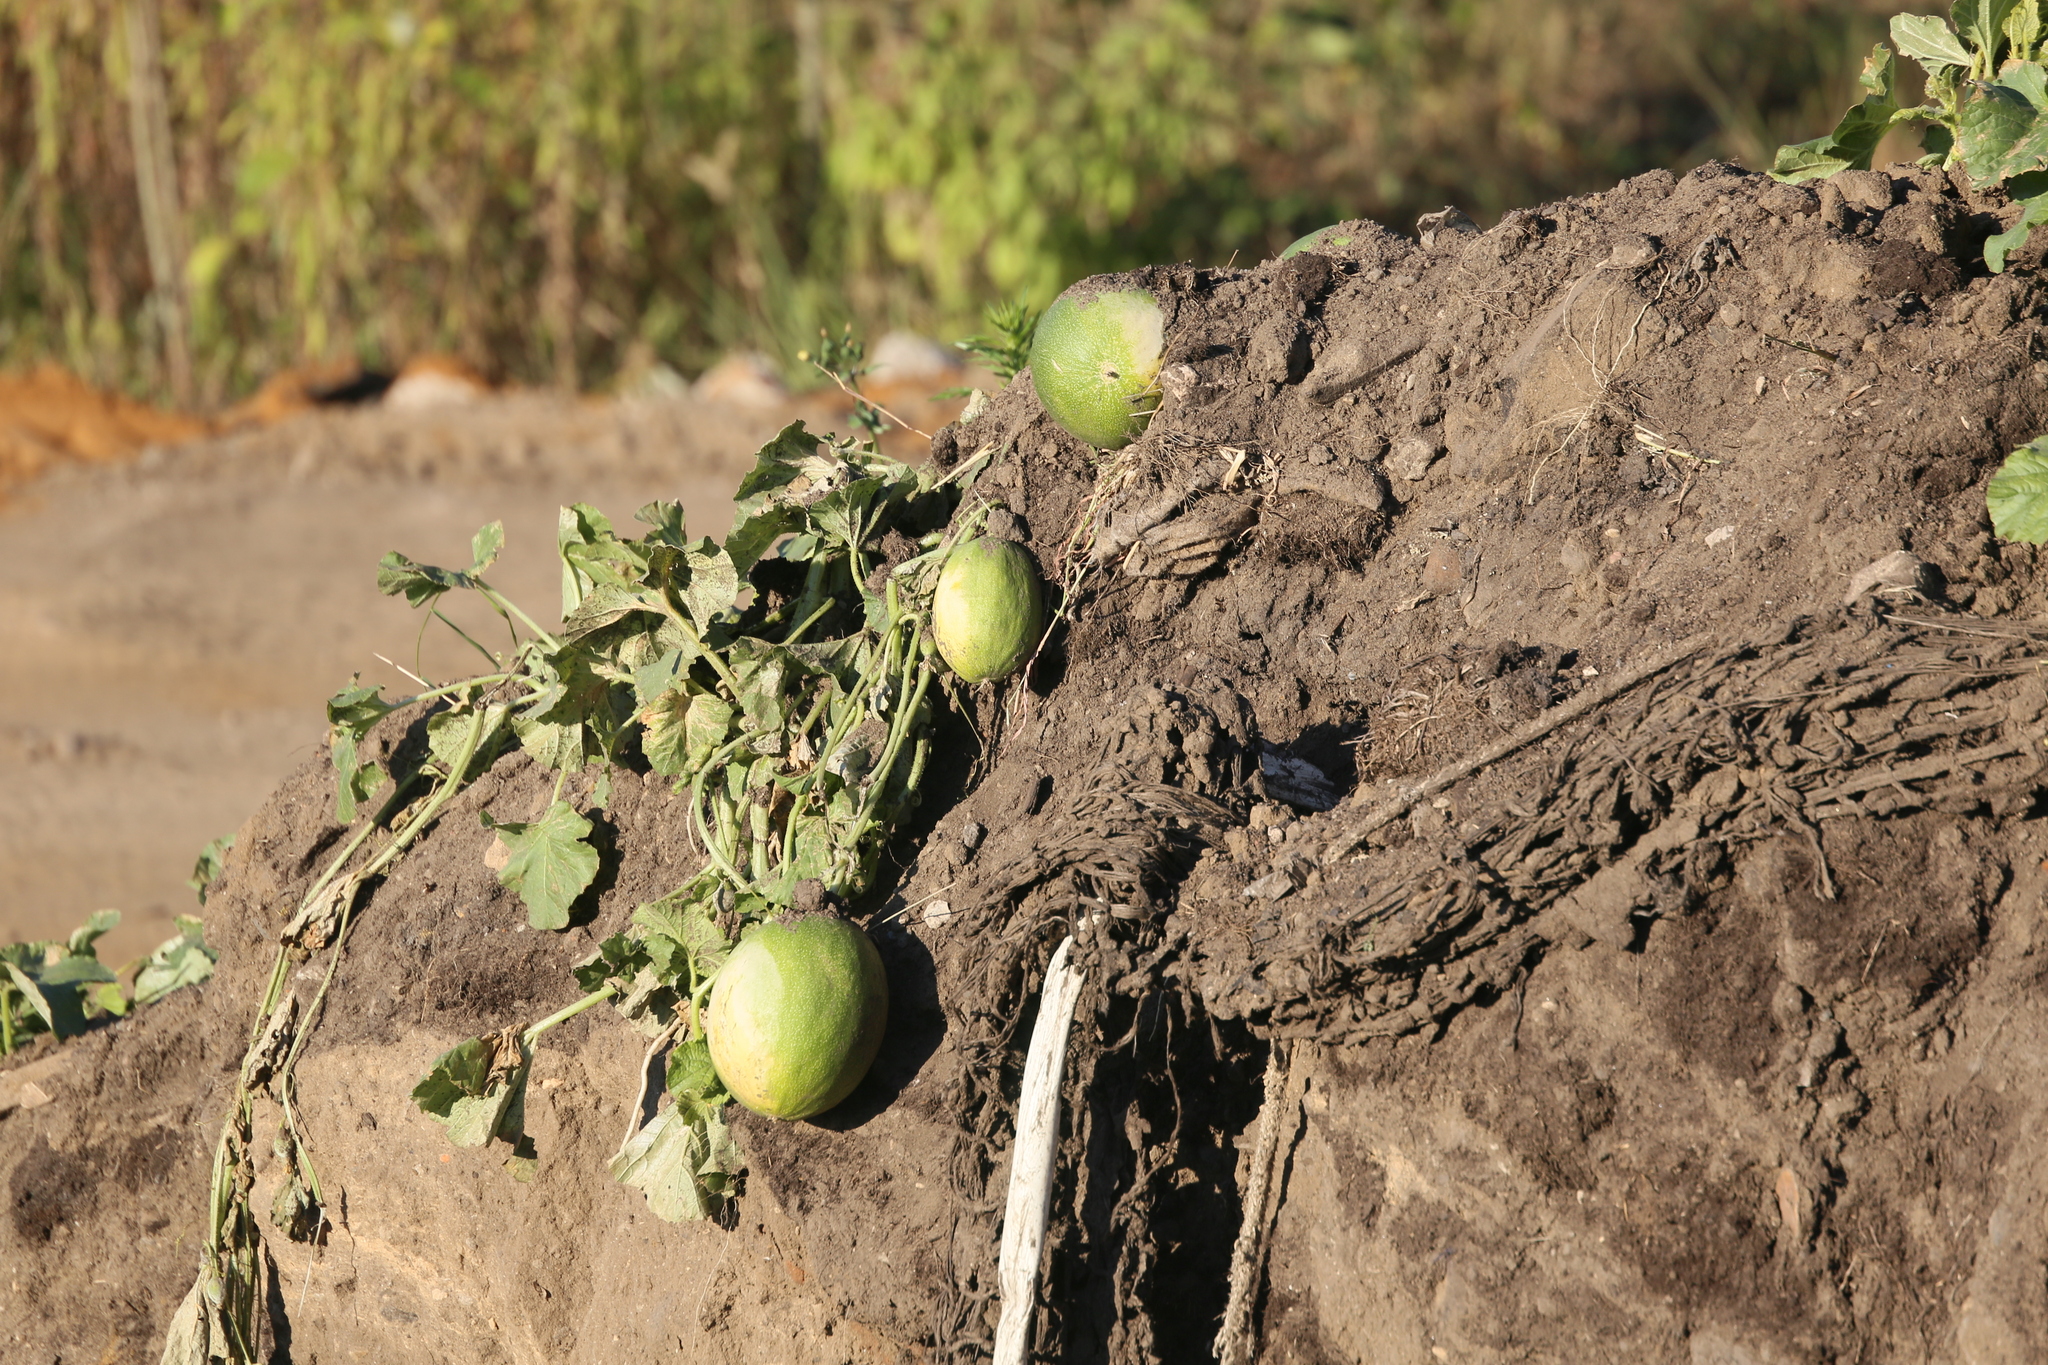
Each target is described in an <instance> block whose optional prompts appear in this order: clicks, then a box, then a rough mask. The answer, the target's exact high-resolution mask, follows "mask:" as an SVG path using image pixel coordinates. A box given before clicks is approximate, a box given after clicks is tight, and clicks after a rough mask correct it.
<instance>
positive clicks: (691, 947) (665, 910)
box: [633, 896, 732, 994]
mask: <svg viewBox="0 0 2048 1365" xmlns="http://www.w3.org/2000/svg"><path fill="white" fill-rule="evenodd" d="M633 923H634V924H635V925H636V926H638V927H639V929H640V930H641V931H642V933H643V934H644V936H645V939H646V942H647V944H648V947H649V950H650V951H651V952H654V953H655V954H656V956H657V958H658V959H659V960H660V963H661V965H662V969H663V975H664V976H666V977H667V978H668V979H669V981H670V983H671V984H673V985H674V986H675V987H676V989H677V990H678V991H679V992H682V993H684V994H687V993H688V991H689V989H690V986H691V983H692V981H694V982H695V983H696V984H698V985H702V984H703V983H704V982H707V981H709V980H710V979H711V978H712V977H713V976H716V975H717V974H718V969H719V968H720V967H723V966H724V965H725V959H726V956H727V955H728V954H729V953H731V951H732V945H731V944H730V943H728V942H727V941H726V938H725V935H724V934H722V933H720V932H719V929H718V921H717V920H716V919H715V918H714V917H713V916H712V914H711V911H710V909H709V908H708V907H707V906H706V905H705V904H704V903H703V902H702V901H697V900H685V899H683V898H682V897H680V896H671V897H667V898H665V899H662V900H658V901H650V902H649V903H647V904H646V905H642V906H640V907H638V908H637V909H635V910H634V911H633Z"/></svg>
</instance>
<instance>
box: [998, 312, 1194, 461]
mask: <svg viewBox="0 0 2048 1365" xmlns="http://www.w3.org/2000/svg"><path fill="white" fill-rule="evenodd" d="M1107 278H1108V281H1109V283H1108V284H1106V283H1105V281H1104V279H1103V278H1101V277H1098V278H1096V279H1087V280H1082V281H1081V282H1080V283H1079V284H1076V285H1074V286H1072V287H1071V288H1069V289H1068V290H1067V292H1066V293H1064V294H1062V295H1060V296H1059V297H1058V298H1056V299H1054V300H1053V303H1052V307H1050V308H1048V309H1046V310H1045V316H1044V317H1042V318H1040V319H1039V320H1038V330H1037V332H1036V333H1034V334H1033V336H1032V340H1031V384H1032V387H1033V388H1035V389H1037V390H1038V401H1039V402H1040V403H1043V404H1044V405H1045V410H1046V412H1047V413H1048V414H1050V415H1051V417H1052V420H1053V421H1055V422H1057V423H1059V424H1060V426H1061V428H1062V429H1064V430H1065V431H1066V432H1067V433H1068V434H1069V435H1072V436H1078V437H1079V438H1080V439H1082V440H1084V441H1086V442H1087V443H1088V444H1089V445H1092V446H1097V447H1099V448H1101V449H1103V450H1117V449H1120V448H1121V447H1123V446H1127V445H1129V444H1130V443H1131V442H1132V441H1135V440H1137V439H1138V437H1139V436H1140V435H1142V434H1143V433H1144V430H1145V424H1146V423H1147V422H1149V421H1150V420H1151V419H1152V411H1153V409H1155V408H1157V407H1158V406H1159V387H1158V379H1159V361H1160V357H1161V356H1162V355H1163V354H1164V352H1165V349H1166V314H1165V312H1164V311H1163V310H1162V309H1161V308H1160V306H1159V298H1158V296H1157V295H1155V294H1154V293H1153V292H1152V291H1151V290H1149V289H1144V288H1137V287H1133V288H1128V289H1118V288H1112V287H1109V285H1110V284H1114V283H1115V281H1116V277H1114V276H1111V277H1107Z"/></svg>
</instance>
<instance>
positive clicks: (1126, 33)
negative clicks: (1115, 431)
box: [0, 0, 1897, 403]
mask: <svg viewBox="0 0 2048 1365" xmlns="http://www.w3.org/2000/svg"><path fill="white" fill-rule="evenodd" d="M1895 8H1897V6H1896V5H1895V4H1891V3H1869V2H1867V0H1692V2H1691V3H1687V2H1686V0H1435V3H1425V2H1424V0H1218V3H1212V4H1195V3H1187V2H1186V0H1121V2H1113V0H916V2H915V3H904V2H903V0H834V3H823V0H767V2H762V3H718V2H716V0H604V2H603V3H597V2H596V0H540V2H539V3H534V2H533V0H213V2H212V3H208V2H206V0H0V364H5V365H19V364H22V363H25V362H27V361H30V360H34V359H38V358H45V357H47V358H55V359H58V360H61V361H63V362H65V363H67V364H69V365H71V366H72V367H74V368H75V369H77V370H79V371H80V372H81V373H83V374H85V375H86V376H88V377H89V378H92V379H94V380H96V381H98V382H101V383H106V384H112V385H118V386H121V387H125V388H127V389H130V390H131V391H136V392H144V393H152V394H155V395H159V396H161V395H164V394H166V393H167V392H170V391H172V390H178V389H182V390H184V391H185V392H186V393H187V394H188V395H189V396H190V397H191V398H193V399H194V400H196V401H199V402H203V403H217V402H220V401H223V400H224V399H227V398H230V397H233V396H235V395H238V394H240V393H242V392H245V391H246V390H247V389H248V388H249V387H251V386H252V385H253V384H254V383H255V382H257V381H259V380H260V379H261V378H262V377H264V376H265V375H266V374H268V373H271V372H273V371H275V370H276V369H278V368H281V367H284V366H287V365H291V364H294V363H298V362H300V361H304V360H316V359H332V358H335V357H337V356H348V355H353V356H355V357H358V358H360V359H362V360H364V361H366V362H370V363H392V362H395V361H397V360H402V359H403V358H404V357H405V356H407V355H410V354H414V353H417V352H420V351H425V350H445V351H453V352H456V353H458V354H460V355H462V356H464V357H466V358H468V359H469V360H471V361H472V362H474V363H476V364H478V365H480V366H481V367H483V368H485V369H486V370H487V371H490V372H494V373H496V374H499V375H501V376H504V377H508V378H515V379H522V380H528V381H543V382H555V383H561V384H565V385H568V384H574V385H581V386H584V387H591V386H594V385H597V384H602V383H606V382H610V381H612V380H613V379H615V378H618V377H621V376H623V377H626V378H630V377H631V376H632V375H633V374H634V373H636V372H638V371H642V370H644V369H645V368H647V367H648V366H650V365H651V364H653V363H654V362H655V361H657V360H659V361H661V362H665V363H667V364H670V365H672V366H675V367H676V368H679V369H682V370H684V371H688V372H694V371H695V370H696V369H699V368H701V367H702V366H703V365H705V364H706V363H708V362H709V360H710V359H711V358H713V357H715V355H716V354H717V353H718V352H720V351H721V350H724V349H727V348H731V347H735V346H745V345H754V346H759V347H761V348H762V349H764V350H767V351H769V352H770V353H771V354H774V355H776V356H778V357H782V358H787V357H789V356H791V355H792V354H793V353H794V351H795V350H796V348H797V347H798V346H800V345H802V344H803V343H804V342H805V340H807V339H809V338H814V337H816V335H817V334H818V328H819V327H820V326H821V325H824V324H827V323H829V324H832V325H833V326H835V327H836V326H837V325H838V323H839V322H840V321H841V320H844V319H849V318H850V319H854V320H856V321H857V322H858V324H859V325H860V326H862V327H864V328H870V329H872V328H878V327H883V326H889V325H910V326H916V327H920V328H923V329H925V330H928V331H934V332H937V333H938V334H940V335H958V334H960V333H962V332H965V331H969V330H973V329H974V328H975V327H976V325H977V323H978V322H979V309H980V305H981V304H982V303H983V302H984V301H986V300H988V299H993V298H1019V297H1021V298H1024V299H1026V300H1029V301H1031V302H1035V303H1039V304H1043V303H1044V302H1046V301H1047V300H1049V299H1050V298H1051V297H1052V295H1053V294H1055V293H1056V292H1057V291H1058V290H1059V289H1060V288H1061V287H1062V286H1063V285H1064V284H1065V283H1066V282H1068V281H1069V280H1071V279H1072V278H1075V277H1077V276H1080V275H1083V274H1087V273H1091V272H1094V271H1098V270H1105V269H1113V268H1117V267H1120V266H1123V265H1127V264H1134V263H1138V262H1142V261H1147V260H1170V259H1193V260H1196V261H1200V262H1204V263H1221V262H1223V261H1225V260H1227V259H1229V258H1230V257H1232V256H1233V255H1235V256H1236V257H1237V258H1238V259H1239V260H1252V259H1257V258H1260V257H1262V256H1264V255H1266V254H1268V253H1270V252H1271V251H1273V250H1275V249H1276V248H1277V247H1278V246H1280V245H1282V244H1284V243H1285V242H1286V241H1288V240H1289V239H1290V238H1292V237H1293V236H1295V235H1297V234H1298V233H1299V232H1301V231H1303V230H1305V229H1308V228H1312V227H1315V226H1317V225H1318V224H1319V223H1322V222H1327V221H1331V220H1334V219H1337V218H1343V217H1350V216H1354V215H1357V214H1365V215H1368V216H1373V217H1378V218H1382V219H1384V220H1386V221H1388V222H1390V223H1393V224H1395V225H1397V226H1401V225H1405V224H1407V223H1408V222H1410V221H1412V219H1413V217H1414V216H1415V214H1416V213H1418V212H1420V211H1426V210H1428V209H1432V208H1436V207H1439V206H1441V205H1442V204H1445V203H1456V204H1458V205H1460V206H1462V207H1464V208H1466V209H1467V210H1468V211H1470V212H1472V213H1474V214H1475V215H1477V216H1479V217H1481V218H1482V219H1485V218H1489V217H1491V216H1494V215H1497V214H1499V213H1500V212H1502V211H1503V210H1505V209H1507V208H1509V207H1512V206H1515V205H1517V204H1523V203H1531V202H1535V201H1538V200H1541V199H1544V198H1548V197H1553V196H1557V195H1560V194H1564V193H1569V192H1573V191H1578V190H1583V189H1589V188H1596V187H1599V186H1602V185H1605V184H1608V183H1611V182H1612V181H1613V180H1615V179H1616V178H1618V177H1621V176H1625V175H1628V174H1632V173H1635V172H1638V171H1641V170H1644V169H1648V168H1650V167H1653V166H1660V165H1664V166H1673V167H1678V168H1682V167H1684V166H1687V165H1690V164H1693V163H1696V162H1698V161H1701V160H1704V159H1706V158H1708V157H1712V156H1728V157H1733V158H1736V159H1738V160H1741V161H1743V162H1744V163H1745V164H1748V165H1752V166H1763V165H1767V164H1768V162H1769V158H1770V152H1771V149H1772V148H1773V147H1775V146H1776V145H1777V144H1778V143H1780V142H1784V141H1793V140H1797V139H1799V138H1803V137H1808V136H1811V135H1813V133H1814V132H1815V131H1816V130H1821V129H1824V128H1826V127H1828V126H1831V125H1832V121H1833V118H1834V116H1835V115H1836V114H1837V113H1838V112H1839V110H1840V109H1841V108H1842V107H1843V106H1844V105H1846V104H1847V103H1850V102H1852V100H1853V98H1854V91H1855V74H1856V71H1857V69H1858V66H1859V63H1860V59H1861V55H1862V54H1863V53H1864V52H1866V51H1867V50H1868V48H1869V45H1870V44H1871V42H1873V41H1874V40H1876V39H1877V38H1878V37H1879V36H1880V35H1881V32H1882V27H1883V20H1884V18H1885V16H1886V15H1888V14H1889V13H1890V12H1891V11H1892V10H1893V9H1895ZM159 34H160V38H159V37H158V36H157V35H159ZM153 53H156V54H160V56H157V57H155V59H152V54H153ZM159 73H160V74H159ZM152 91H155V92H156V93H155V94H152V93H151V92H152ZM138 148H141V149H143V150H142V151H140V152H138V150H137V149H138ZM144 204H148V205H151V206H152V208H151V211H150V212H149V213H147V214H146V213H145V212H144V210H143V208H142V207H141V206H142V205H144ZM146 247H147V249H145V248H146ZM153 256H154V257H155V258H156V259H159V260H163V261H167V262H176V261H182V262H183V267H182V271H180V270H178V269H177V268H176V267H175V265H171V266H168V267H167V268H165V269H164V270H163V272H162V273H164V274H167V275H171V276H174V277H180V276H181V279H180V278H174V279H173V280H172V281H170V282H169V284H168V285H167V286H166V287H164V288H157V287H156V286H155V285H154V283H153V275H152V272H151V269H150V261H151V259H152V257H153ZM181 342H182V345H183V347H184V350H185V351H186V352H187V353H188V354H189V363H188V364H187V365H186V366H185V369H186V371H187V373H189V376H190V377H189V379H188V378H186V377H185V376H184V375H183V374H180V373H178V372H177V369H178V367H177V366H174V365H172V364H171V363H170V362H169V361H168V360H167V357H168V356H171V354H172V352H173V351H174V350H176V349H177V347H178V345H179V344H181Z"/></svg>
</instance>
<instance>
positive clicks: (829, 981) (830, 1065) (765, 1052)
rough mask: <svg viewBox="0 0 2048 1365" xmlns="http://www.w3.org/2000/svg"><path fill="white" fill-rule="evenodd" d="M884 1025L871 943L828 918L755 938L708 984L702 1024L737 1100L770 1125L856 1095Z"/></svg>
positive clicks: (781, 925) (782, 925)
mask: <svg viewBox="0 0 2048 1365" xmlns="http://www.w3.org/2000/svg"><path fill="white" fill-rule="evenodd" d="M888 1020H889V983H888V980H887V978H886V977H884V975H883V973H882V959H881V956H880V954H878V953H876V952H875V945H874V944H872V943H870V942H869V941H868V936H867V935H866V934H864V933H862V932H861V931H860V929H859V928H858V927H857V926H855V925H852V924H849V923H847V922H846V921H845V920H843V919H840V918H839V917H838V916H837V915H834V914H831V913H829V912H827V913H823V914H807V915H794V916H790V917H789V918H786V919H781V920H769V921H767V922H766V923H763V924H761V925H759V926H757V927H756V928H754V929H753V930H752V931H751V932H749V933H748V934H747V935H746V937H745V938H743V939H742V940H741V941H740V946H739V947H737V948H735V949H733V952H732V956H731V957H729V958H727V959H726V960H725V966H723V967H721V968H720V969H719V972H718V979H717V980H716V981H714V982H713V983H712V985H711V1008H710V1010H709V1012H708V1013H707V1015H706V1017H705V1024H704V1027H705V1034H706V1041H707V1042H708V1043H709V1044H710V1045H711V1064H712V1065H713V1066H715V1067H717V1068H718V1078H719V1079H720V1080H722V1081H724V1082H725V1086H726V1089H728V1090H730V1091H732V1094H733V1098H734V1099H736V1100H738V1101H739V1102H740V1103H741V1104H744V1105H745V1106H747V1108H749V1109H751V1110H753V1111H754V1112H755V1113H757V1114H765V1115H766V1116H767V1117H769V1118H772V1119H800V1118H806V1117H808V1116H810V1115H812V1114H817V1113H822V1112H823V1111H825V1110H827V1109H830V1108H831V1107H832V1106H833V1105H835V1104H837V1103H839V1101H841V1100H843V1099H845V1098H846V1097H847V1096H848V1095H850V1094H851V1093H853V1088H854V1087H855V1086H856V1085H859V1084H860V1078H861V1077H862V1076H865V1075H867V1073H868V1067H869V1066H870V1065H871V1064H872V1063H873V1062H874V1060H875V1053H876V1051H877V1050H878V1049H879V1048H880V1047H881V1046H882V1029H883V1026H884V1025H885V1024H887V1023H888Z"/></svg>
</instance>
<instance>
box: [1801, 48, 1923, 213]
mask: <svg viewBox="0 0 2048 1365" xmlns="http://www.w3.org/2000/svg"><path fill="white" fill-rule="evenodd" d="M1880 53H1882V54H1883V56H1882V58H1880V56H1879V54H1880ZM1890 58H1891V53H1890V52H1888V51H1886V50H1885V47H1884V44H1882V43H1880V44H1878V46H1877V49H1876V51H1873V52H1872V53H1871V58H1870V60H1871V64H1872V65H1873V66H1875V67H1878V68H1882V67H1883V65H1884V63H1886V62H1889V61H1890ZM1917 117H1919V114H1918V113H1917V112H1916V111H1914V110H1911V109H1904V110H1902V109H1900V108H1899V107H1898V105H1896V104H1894V103H1893V102H1892V97H1891V94H1890V92H1889V90H1887V91H1886V92H1885V93H1883V94H1872V95H1870V96H1867V97H1866V98H1865V99H1864V100H1863V102H1862V103H1860V104H1856V105H1852V106H1850V109H1849V112H1848V113H1846V114H1844V115H1842V120H1841V122H1839V123H1837V124H1836V125H1835V130H1834V131H1833V132H1832V133H1829V134H1828V135H1827V136H1826V137H1817V138H1815V139H1813V140H1812V141H1811V142H1798V143H1793V144H1791V145H1790V146H1785V147H1780V148H1778V154H1777V157H1776V158H1775V159H1774V160H1773V161H1772V162H1771V174H1772V175H1773V176H1775V177H1776V178H1778V179H1779V180H1784V181H1788V182H1797V181H1801V180H1812V179H1815V178H1817V177H1820V176H1827V175H1833V174H1835V172H1837V171H1846V170H1865V169H1868V168H1869V166H1870V157H1871V153H1873V152H1875V151H1876V150H1877V144H1878V143H1879V142H1881V141H1882V140H1883V139H1884V135H1885V134H1886V133H1888V132H1890V131H1891V129H1892V125H1893V124H1895V123H1900V122H1905V121H1908V120H1911V119H1914V118H1917Z"/></svg>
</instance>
